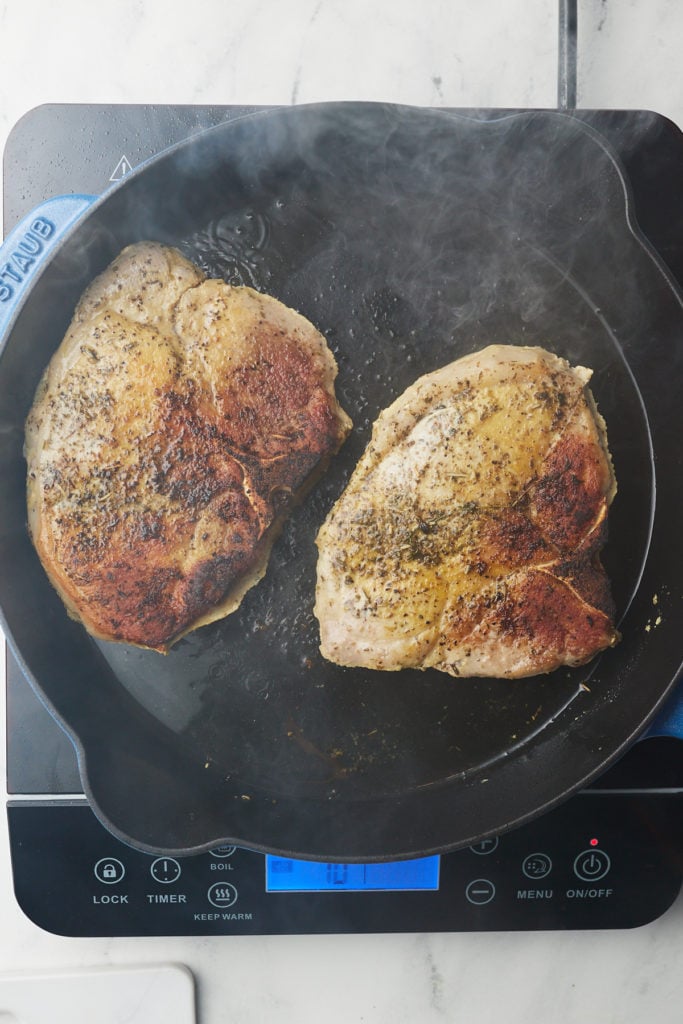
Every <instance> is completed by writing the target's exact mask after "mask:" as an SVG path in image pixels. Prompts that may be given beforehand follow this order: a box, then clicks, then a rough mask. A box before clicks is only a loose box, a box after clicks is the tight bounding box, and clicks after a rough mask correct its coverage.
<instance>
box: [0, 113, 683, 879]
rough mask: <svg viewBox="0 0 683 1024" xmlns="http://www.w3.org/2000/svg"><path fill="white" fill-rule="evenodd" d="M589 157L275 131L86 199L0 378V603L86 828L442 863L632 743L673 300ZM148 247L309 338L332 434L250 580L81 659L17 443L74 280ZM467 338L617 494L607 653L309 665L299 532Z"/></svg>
mask: <svg viewBox="0 0 683 1024" xmlns="http://www.w3.org/2000/svg"><path fill="white" fill-rule="evenodd" d="M628 203H629V197H628V189H627V187H626V185H625V182H624V180H623V176H622V174H621V172H620V170H619V167H618V166H617V164H616V162H615V160H614V158H613V157H612V155H611V154H610V153H609V152H608V150H607V148H606V146H605V144H604V143H603V141H602V140H601V138H600V136H598V135H597V134H595V133H594V132H593V131H592V130H590V129H588V128H586V127H585V126H584V125H582V124H581V123H580V122H578V121H577V120H575V119H573V118H571V117H568V116H565V115H560V114H555V113H544V112H531V113H526V114H519V115H511V116H509V117H505V118H502V119H500V120H496V121H489V122H486V121H478V120H475V119H468V118H466V117H458V116H453V115H451V114H448V113H445V112H436V111H429V110H422V109H413V108H406V107H394V106H385V105H374V104H331V105H320V106H317V105H316V106H310V107H296V108H287V109H284V108H283V109H277V110H274V111H269V112H264V113H260V114H257V115H253V116H251V117H248V118H245V119H243V120H241V121H237V122H232V123H229V124H226V125H221V126H219V127H218V128H216V129H212V130H209V131H207V132H205V133H203V134H201V135H199V136H197V137H195V138H193V139H191V140H190V141H188V142H186V143H183V144H181V145H179V146H178V147H176V148H174V149H172V150H169V151H168V152H166V153H164V154H162V155H161V156H160V157H159V158H156V159H154V160H153V161H151V162H150V163H149V164H147V165H146V166H144V167H143V168H142V169H141V170H139V171H138V172H137V173H134V174H133V175H131V176H129V177H128V178H126V179H124V181H123V183H122V184H121V185H120V186H118V187H116V188H115V189H114V190H113V191H112V192H111V193H109V194H107V195H106V196H105V197H104V198H103V199H102V200H101V201H98V202H97V203H95V205H94V206H93V207H92V209H91V210H90V211H89V212H88V214H87V215H86V216H84V217H82V218H81V219H80V220H79V222H78V223H77V225H76V226H75V228H74V229H73V230H71V232H70V233H69V234H68V236H67V238H66V240H65V241H63V242H62V243H61V244H60V245H59V247H58V248H57V250H56V252H54V253H53V254H52V256H51V258H50V259H49V262H48V263H47V265H46V266H45V268H44V269H43V270H42V272H41V273H40V274H39V276H37V278H36V280H35V282H34V283H33V286H32V288H31V291H30V294H29V296H28V298H27V299H26V300H25V301H24V303H23V305H22V306H21V308H20V309H19V311H18V313H17V314H16V316H15V318H14V321H13V324H12V326H11V329H10V330H9V331H8V335H7V338H6V342H5V346H4V351H3V353H2V359H1V363H0V446H1V447H0V472H1V473H2V480H3V487H2V494H1V496H0V565H1V566H2V575H1V578H0V603H1V606H2V610H3V614H4V621H5V627H6V629H7V632H8V634H9V637H10V642H11V643H12V645H13V648H14V649H15V651H16V652H17V654H18V657H19V659H20V662H21V664H22V666H23V667H24V670H25V671H26V673H27V675H28V677H29V679H30V680H31V683H32V685H33V686H34V687H35V689H36V690H37V691H38V693H39V694H40V695H41V696H42V698H43V700H44V701H45V702H46V704H47V705H48V707H49V708H50V709H51V710H52V712H53V714H54V715H55V716H56V717H57V719H58V720H59V721H60V722H61V723H62V725H63V726H64V728H65V729H66V730H67V732H68V733H69V735H70V736H71V737H72V739H73V742H74V744H75V746H76V748H77V751H78V757H79V763H80V768H81V773H82V777H83V784H84V787H85V791H86V793H87V796H88V798H89V800H90V802H91V804H92V806H93V808H94V810H95V812H96V813H97V814H98V816H99V817H100V818H101V820H102V821H103V822H104V824H105V825H106V826H107V827H108V828H109V829H110V830H111V831H112V832H113V833H115V834H116V835H118V836H119V837H121V838H122V839H124V840H126V841H128V842H129V843H131V844H132V845H134V846H137V847H139V848H142V849H145V850H149V851H164V852H166V851H169V852H171V851H172V852H174V853H189V852H196V851H199V850H201V849H205V848H207V847H208V846H210V845H212V844H214V843H217V842H221V841H222V842H230V843H235V844H238V845H242V846H247V847H251V848H253V849H259V850H266V851H273V852H280V853H283V854H289V855H293V856H297V857H311V858H323V859H328V860H337V861H354V860H360V861H372V860H381V859H390V858H400V857H407V856H418V855H420V854H426V853H430V852H435V851H445V850H449V849H455V848H458V847H461V846H465V845H469V844H471V843H473V842H475V841H477V840H479V839H481V838H483V837H485V836H489V835H493V834H499V833H501V832H503V831H505V830H506V829H509V828H511V827H513V826H514V825H517V824H520V823H522V822H523V821H525V820H527V819H529V818H531V817H533V816H536V815H538V814H540V813H541V812H543V811H545V810H547V809H549V808H550V807H552V806H553V805H555V804H557V803H558V802H559V801H561V800H562V799H564V798H566V797H567V796H569V795H570V794H571V793H573V792H574V791H575V790H577V789H578V788H579V787H581V786H583V785H585V784H586V783H587V782H588V781H590V780H591V779H592V778H594V777H595V776H596V775H597V774H598V773H600V772H601V771H602V770H604V769H605V768H606V767H607V766H608V765H609V764H610V763H611V762H612V761H613V760H615V759H616V758H617V757H618V756H619V755H620V754H621V753H622V752H623V751H624V750H625V749H626V748H627V747H628V745H629V744H631V743H632V742H633V741H634V739H635V738H636V737H637V736H638V735H639V734H640V733H641V732H642V730H643V729H644V728H645V727H646V725H647V724H648V722H649V721H650V720H651V718H652V717H653V716H654V714H655V712H656V710H657V709H658V707H659V706H660V704H661V703H662V701H663V700H664V698H665V696H666V695H667V693H668V692H669V690H670V689H671V688H672V686H673V684H674V681H675V678H676V675H677V672H678V668H679V661H680V646H681V645H680V637H679V632H680V627H679V625H678V622H677V616H678V612H679V609H680V599H681V596H682V595H681V580H682V579H683V564H682V562H683V560H682V558H681V544H680V531H679V527H678V522H677V519H678V510H679V506H680V499H681V454H680V452H681V437H682V436H683V432H682V429H681V428H682V425H683V424H682V416H681V411H680V405H679V397H678V395H677V390H678V388H677V383H678V381H680V379H681V369H682V356H683V342H682V339H683V307H682V305H681V299H680V297H679V295H678V293H677V291H676V289H675V286H674V285H673V284H672V282H671V280H669V278H668V276H667V274H666V272H665V271H664V270H663V268H662V266H661V265H660V264H659V263H658V261H657V259H656V258H655V257H654V256H653V255H652V253H651V252H650V251H649V249H648V247H647V246H646V245H645V244H644V243H643V242H642V241H641V239H640V238H639V236H638V233H637V231H636V229H635V227H634V225H633V224H632V223H631V222H630V216H629V205H628ZM145 238H151V239H156V240H159V241H162V242H167V243H170V244H173V245H177V246H179V247H180V249H181V250H182V251H183V252H184V253H185V254H186V255H188V256H190V257H191V258H193V259H195V260H196V261H198V262H199V263H200V264H201V265H202V266H203V267H204V269H205V270H207V271H209V272H211V273H212V274H217V275H221V276H224V277H225V278H226V279H227V280H229V281H231V282H235V283H246V284H250V285H254V286H256V287H258V288H260V289H263V290H266V291H268V292H270V293H272V294H274V295H276V296H277V297H278V298H280V299H281V300H282V301H284V302H285V303H287V304H288V305H291V306H294V307H295V308H297V309H299V310H301V311H302V312H303V313H304V314H305V315H306V316H307V317H309V319H311V320H312V321H313V322H314V323H315V324H316V325H317V326H318V327H319V328H320V329H321V330H322V331H323V333H324V334H325V335H326V336H327V338H328V340H329V343H330V345H331V347H332V348H333V350H334V352H335V354H336V357H337V360H338V363H339V378H338V395H339V398H340V401H341V403H342V405H343V406H344V408H345V409H346V410H347V411H348V412H349V414H350V415H351V416H352V418H353V421H354V424H355V429H354V432H353V434H352V436H351V437H350V439H349V440H348V442H347V443H346V445H345V447H344V449H343V451H342V452H341V454H340V455H339V457H338V458H337V459H336V461H335V462H334V465H333V466H332V468H331V469H330V471H329V472H328V473H327V475H326V476H325V478H324V479H323V481H322V482H321V483H320V484H319V485H318V486H317V488H316V489H315V490H314V492H313V493H312V494H311V495H310V496H309V497H308V498H307V500H306V502H305V504H304V505H303V506H302V507H301V508H300V509H298V510H297V511H296V512H295V513H294V514H293V516H292V517H291V519H290V521H289V522H288V523H287V525H286V527H285V529H284V531H283V534H282V536H281V538H280V539H279V541H278V543H277V544H276V546H275V549H274V551H273V556H272V561H271V565H270V568H269V570H268V574H267V577H266V579H265V580H264V581H263V582H262V583H261V584H260V585H259V586H258V587H257V588H255V589H254V590H252V591H251V592H250V593H249V594H248V596H247V598H246V599H245V601H244V603H243V605H242V607H241V608H240V610H239V611H238V612H237V613H236V614H234V615H233V616H231V617H230V618H229V619H227V620H225V621H223V622H221V623H217V624H214V625H212V626H209V627H206V628H204V629H202V630H201V631H198V632H197V633H196V634H194V635H192V636H190V637H188V638H187V639H185V640H183V641H182V642H181V643H179V644H178V645H177V647H176V648H174V649H173V651H172V652H171V653H170V654H169V655H168V657H163V656H161V655H158V654H155V653H151V652H143V651H140V650H137V649H133V648H131V647H127V646H121V645H110V644H105V643H95V642H94V641H92V640H91V639H90V638H89V637H88V636H87V635H86V634H85V632H84V631H83V629H82V628H81V627H80V626H78V625H77V624H75V623H73V622H71V621H70V620H69V619H68V618H67V616H66V614H65V612H64V609H63V607H62V605H61V602H60V600H59V598H58V597H57V596H56V595H55V593H54V592H53V591H52V589H51V587H50V585H49V584H48V582H47V580H46V577H45V575H44V573H43V571H42V569H41V566H40V565H39V563H38V560H37V558H36V556H35V554H34V551H33V549H32V547H31V544H30V541H29V538H28V536H27V532H26V525H25V521H26V511H25V496H24V495H25V491H24V473H25V466H24V463H23V459H22V435H23V424H24V419H25V416H26V413H27V411H28V409H29V407H30V403H31V400H32V396H33V393H34V389H35V387H36V384H37V382H38V379H39V376H40V373H41V371H42V369H43V367H44V365H45V364H46V362H47V360H48V359H49V357H50V355H51V354H52V352H53V351H54V350H55V348H56V347H57V345H58V344H59V342H60V340H61V338H62V336H63V334H64V331H65V329H66V327H67V325H68V322H69V320H70V317H71V314H72V311H73V308H74V306H75V304H76V301H77V299H78V297H79V295H80V294H81V292H82V291H83V289H84V288H85V286H86V285H87V283H88V282H89V281H90V280H91V279H92V277H93V276H94V275H95V274H96V273H98V272H99V271H100V270H102V269H103V268H104V267H105V266H106V265H107V264H108V262H109V261H110V260H111V259H112V258H113V256H114V255H115V254H116V253H117V252H118V251H119V250H120V249H121V248H122V247H123V246H124V245H126V244H128V243H130V242H133V241H136V240H140V239H145ZM492 342H502V343H522V344H531V345H536V344H540V345H543V346H545V347H547V348H549V349H552V350H553V351H555V352H557V353H559V354H560V355H562V356H566V357H567V358H568V359H570V360H571V361H572V362H574V363H583V364H585V365H588V366H590V367H592V368H593V370H594V371H595V375H594V378H593V385H592V386H593V391H594V394H595V396H596V398H597V401H598V404H599V407H600V409H601V411H602V413H603V414H604V416H605V418H606V420H607V423H608V427H609V437H610V444H611V450H612V453H613V457H614V462H615V467H616V474H617V478H618V481H619V493H618V497H617V499H616V502H615V504H614V506H613V511H612V515H611V522H610V540H609V545H608V547H607V549H606V552H605V559H604V560H605V564H606V566H607V569H608V571H609V573H610V576H611V578H612V581H613V589H614V595H615V598H616V602H617V606H618V613H619V619H620V628H621V630H622V633H623V640H622V642H621V643H620V644H619V646H618V647H617V648H616V649H614V650H611V651H609V652H606V653H605V654H603V655H602V656H601V657H600V658H598V659H597V660H596V661H594V662H593V663H592V664H590V665H589V666H587V667H584V668H582V669H575V670H559V671H557V672H555V673H553V674H552V675H550V676H545V677H539V678H534V679H529V680H522V681H517V682H505V681H501V680H476V679H473V680H468V679H459V680H457V681H456V680H452V679H450V678H449V677H447V676H445V675H443V674H440V673H436V672H427V673H418V672H413V671H406V672H401V673H388V674H382V673H373V672H368V671H362V670H353V669H342V668H339V667H337V666H334V665H332V664H329V663H327V662H325V661H324V660H323V659H322V658H321V656H320V654H319V652H318V634H317V626H316V622H315V619H314V617H313V615H312V606H313V596H314V584H315V548H314V544H313V540H314V537H315V534H316V532H317V529H318V527H319V525H320V523H321V522H322V520H323V518H324V516H325V515H326V513H327V511H328V509H329V508H330V506H331V504H332V502H333V501H334V500H335V498H336V497H337V496H338V495H339V493H340V492H341V490H342V488H343V487H344V484H345V481H346V480H347V479H348V476H349V474H350V472H351V470H352V468H353V466H354V464H355V463H356V461H357V459H358V458H359V456H360V454H361V452H362V451H363V448H364V446H365V444H366V442H367V440H368V437H369V432H370V428H371V424H372V422H373V420H374V419H375V417H376V416H377V414H378V412H379V411H380V410H381V409H382V408H383V407H385V406H386V405H387V404H388V403H389V402H390V401H392V400H393V399H394V398H395V397H396V396H397V395H398V394H399V393H400V392H402V391H403V389H404V388H405V387H407V386H408V385H409V384H410V383H412V382H413V381H414V380H415V379H416V377H417V376H419V375H421V374H422V373H425V372H427V371H429V370H433V369H435V368H436V367H438V366H441V365H443V364H444V363H446V362H448V361H450V360H452V359H455V358H457V357H459V356H462V355H464V354H465V353H468V352H471V351H473V350H475V349H478V348H480V347H482V346H484V345H486V344H489V343H492Z"/></svg>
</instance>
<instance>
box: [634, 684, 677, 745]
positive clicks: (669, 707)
mask: <svg viewBox="0 0 683 1024" xmlns="http://www.w3.org/2000/svg"><path fill="white" fill-rule="evenodd" d="M682 683H683V680H681V681H679V684H678V689H677V690H676V692H675V693H674V694H673V696H672V697H671V698H670V699H669V700H668V701H667V703H666V704H665V705H664V707H663V708H662V710H661V711H660V712H659V714H658V715H657V717H656V718H655V720H654V722H653V723H652V725H651V726H650V728H649V729H648V730H647V732H646V733H645V735H644V736H643V739H646V740H647V739H650V738H652V737H653V736H672V737H673V738H674V739H679V740H683V685H682Z"/></svg>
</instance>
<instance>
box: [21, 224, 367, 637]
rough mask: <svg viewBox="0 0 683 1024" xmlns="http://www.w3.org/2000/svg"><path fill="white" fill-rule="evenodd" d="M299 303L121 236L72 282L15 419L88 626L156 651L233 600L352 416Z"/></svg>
mask: <svg viewBox="0 0 683 1024" xmlns="http://www.w3.org/2000/svg"><path fill="white" fill-rule="evenodd" d="M336 372H337V367H336V363H335V360H334V357H333V355H332V353H331V352H330V350H329V348H328V347H327V344H326V342H325V339H324V338H323V336H322V335H321V334H320V333H319V332H318V331H317V330H316V329H315V327H313V325H312V324H311V323H309V322H308V321H307V320H306V319H304V317H303V316H300V315H299V314H298V313H296V312H294V311H293V310H291V309H288V308H287V307H286V306H284V305H283V304H282V303H280V302H279V301H277V300H276V299H274V298H271V297H269V296H267V295H263V294H260V293H258V292H256V291H254V290H252V289H251V288H246V287H232V286H230V285H228V284H226V283H225V282H224V281H222V280H209V279H206V278H205V275H204V274H203V273H202V272H201V271H200V270H199V269H198V268H197V267H196V266H194V265H193V264H192V263H190V262H189V261H188V260H186V259H185V258H184V257H183V256H182V255H181V254H180V253H179V252H178V251H177V250H175V249H171V248H168V247H165V246H162V245H159V244H156V243H146V242H145V243H139V244H137V245H133V246H130V247H128V248H127V249H124V251H123V252H122V253H121V254H120V255H119V256H118V257H117V259H116V260H114V262H113V263H112V264H111V266H110V267H108V269H107V270H105V271H104V272H103V273H102V274H101V275H100V276H99V277H98V278H97V279H96V280H95V281H94V282H93V283H92V284H91V286H90V287H89V288H88V290H87V291H86V292H85V294H84V295H83V297H82V299H81V301H80V303H79V305H78V307H77V309H76V312H75V315H74V318H73V321H72V323H71V325H70V327H69V329H68V331H67V334H66V336H65V338H64V340H63V342H62V344H61V345H60V347H59V349H58V351H57V352H56V353H55V355H54V357H53V358H52V360H51V362H50V364H49V366H48V368H47V370H46V372H45V374H44V376H43V378H42V381H41V383H40V385H39V387H38V390H37V393H36V397H35V400H34V404H33V408H32V410H31V413H30V415H29V418H28V422H27V429H26V443H25V454H26V459H27V463H28V488H27V490H28V522H29V529H30V533H31V537H32V539H33V542H34V544H35V547H36V549H37V551H38V554H39V556H40V558H41V561H42V563H43V566H44V567H45V569H46V571H47V574H48V576H49V578H50V580H51V581H52V583H53V585H54V586H55V588H56V589H57V591H58V592H59V594H60V595H61V597H62V599H63V600H64V602H65V603H66V606H67V608H68V610H69V612H70V613H71V615H72V616H73V617H75V618H77V619H79V620H80V621H81V622H82V623H83V625H84V626H85V627H86V629H87V630H88V631H89V632H90V633H92V634H93V635H94V636H96V637H99V638H102V639H106V640H117V641H124V642H127V643H131V644H136V645H139V646H143V647H150V648H153V649H156V650H159V651H166V650H168V648H169V646H170V645H171V644H172V643H174V642H175V641H176V640H178V639H179V638H180V637H181V636H183V635H184V634H186V633H188V632H189V631H190V630H193V629H195V628H196V627H198V626H201V625H203V624H205V623H208V622H212V621H214V620H215V619H218V618H221V617H223V616H225V615H228V614H230V613H231V612H233V611H234V610H235V609H236V608H237V607H238V605H239V604H240V602H241V600H242V598H243V596H244V594H245V593H246V591H247V590H248V589H249V588H250V587H252V586H253V585H254V584H255V583H256V582H257V581H258V580H259V579H260V578H261V577H262V576H263V574H264V572H265V569H266V564H267V561H268V557H269V553H270V549H271V546H272V543H273V541H274V538H275V535H276V532H277V529H278V526H279V525H280V524H281V522H282V521H283V518H284V517H285V516H286V514H287V513H288V511H289V510H290V509H291V507H292V504H293V502H294V500H295V499H296V497H297V496H298V495H299V494H300V493H301V492H302V489H303V488H305V487H306V486H307V485H308V484H309V483H310V482H311V480H312V479H313V478H314V475H315V474H317V473H319V472H321V471H322V470H323V469H324V468H325V465H326V463H327V461H328V460H329V458H330V457H331V456H332V455H333V454H334V453H335V452H336V451H337V450H338V449H339V447H340V445H341V444H342V442H343V440H344V438H345V436H346V434H347V433H348V431H349V429H350V426H351V423H350V420H349V418H348V417H347V415H346V414H345V413H344V411H343V410H342V409H341V408H340V406H339V405H338V403H337V401H336V398H335V394H334V379H335V376H336Z"/></svg>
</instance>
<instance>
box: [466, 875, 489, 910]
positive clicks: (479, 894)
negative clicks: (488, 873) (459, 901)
mask: <svg viewBox="0 0 683 1024" xmlns="http://www.w3.org/2000/svg"><path fill="white" fill-rule="evenodd" d="M495 895H496V887H495V885H494V884H493V882H490V881H489V879H488V878H475V879H474V881H473V882H470V884H469V885H468V886H467V888H466V889H465V896H466V897H467V899H468V900H469V902H470V903H473V904H474V905H475V906H477V907H483V906H484V905H485V904H486V903H490V902H491V900H492V899H493V897H494V896H495Z"/></svg>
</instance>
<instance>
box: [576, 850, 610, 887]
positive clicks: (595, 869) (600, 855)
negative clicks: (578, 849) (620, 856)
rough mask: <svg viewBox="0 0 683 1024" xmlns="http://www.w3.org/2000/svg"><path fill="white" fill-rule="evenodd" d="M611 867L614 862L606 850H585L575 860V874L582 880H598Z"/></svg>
mask: <svg viewBox="0 0 683 1024" xmlns="http://www.w3.org/2000/svg"><path fill="white" fill-rule="evenodd" d="M611 867H612V862H611V860H610V859H609V857H608V856H607V854H606V853H605V851H604V850H584V851H583V853H580V854H579V855H578V857H577V858H576V860H575V861H574V874H575V875H576V877H577V878H580V879H581V881H582V882H597V881H598V880H599V879H600V878H604V877H605V875H606V874H607V872H608V871H609V869H610V868H611Z"/></svg>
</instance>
